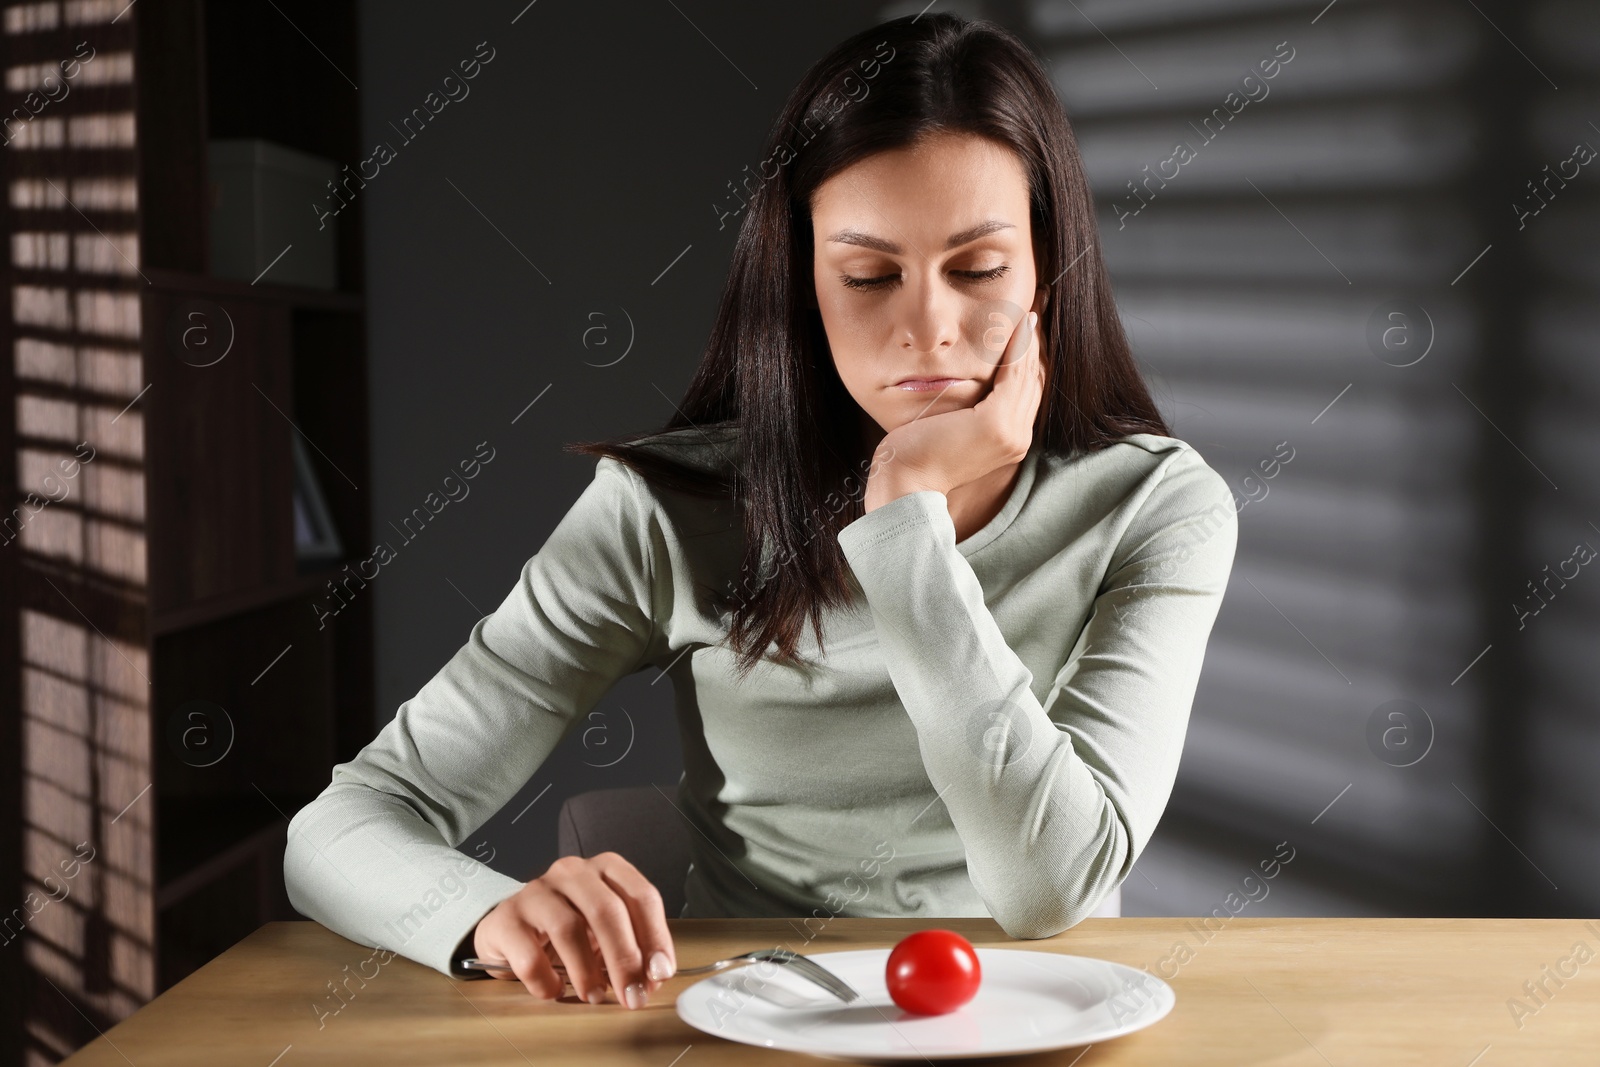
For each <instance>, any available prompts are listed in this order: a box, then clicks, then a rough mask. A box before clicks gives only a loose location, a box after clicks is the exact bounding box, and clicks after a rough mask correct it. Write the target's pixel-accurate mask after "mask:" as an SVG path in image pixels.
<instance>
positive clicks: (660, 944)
mask: <svg viewBox="0 0 1600 1067" xmlns="http://www.w3.org/2000/svg"><path fill="white" fill-rule="evenodd" d="M595 860H596V865H597V866H598V868H599V870H600V875H601V877H603V878H604V879H605V880H606V881H607V882H610V883H611V886H612V888H614V889H615V890H616V891H617V893H618V895H620V896H621V897H622V901H623V903H624V904H625V905H626V906H627V908H628V914H629V916H630V918H631V920H632V922H633V933H634V937H635V939H636V940H637V941H638V944H639V951H640V953H641V954H642V955H643V956H644V970H645V976H646V978H647V979H649V982H650V991H651V992H654V991H655V989H656V987H657V986H659V985H660V984H661V983H662V982H664V981H666V980H667V979H668V978H671V977H672V975H673V973H674V972H676V971H677V969H678V955H677V951H676V949H674V948H673V946H672V931H671V930H670V929H668V927H667V911H666V907H665V905H663V904H662V901H661V891H660V890H659V889H657V888H656V887H655V886H654V885H652V884H651V882H650V879H648V878H646V877H645V876H644V875H643V874H641V873H640V872H639V869H638V868H637V867H635V866H634V865H633V864H631V863H629V862H628V861H627V860H626V859H624V858H623V857H621V856H619V855H617V854H616V853H614V852H603V853H601V854H600V855H598V856H596V857H595Z"/></svg>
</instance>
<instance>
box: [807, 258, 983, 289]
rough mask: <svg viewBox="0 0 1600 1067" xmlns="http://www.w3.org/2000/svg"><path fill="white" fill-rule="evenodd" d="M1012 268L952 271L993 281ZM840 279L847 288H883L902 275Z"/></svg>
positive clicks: (845, 275) (973, 278) (844, 276)
mask: <svg viewBox="0 0 1600 1067" xmlns="http://www.w3.org/2000/svg"><path fill="white" fill-rule="evenodd" d="M1010 270H1011V268H1010V267H1009V266H1007V265H1006V264H1004V263H1002V264H1001V265H1000V266H998V267H990V268H989V269H988V270H954V271H951V272H950V273H951V274H954V275H956V276H957V277H959V278H962V279H964V280H966V281H971V282H992V281H994V280H995V279H997V278H1000V277H1002V276H1003V275H1005V274H1006V273H1008V272H1009V271H1010ZM839 281H840V282H842V283H844V286H845V287H846V288H847V289H883V288H887V287H889V286H891V285H894V284H897V283H898V282H899V281H900V275H898V274H885V275H882V276H880V277H877V278H856V277H852V276H851V275H849V274H841V275H839Z"/></svg>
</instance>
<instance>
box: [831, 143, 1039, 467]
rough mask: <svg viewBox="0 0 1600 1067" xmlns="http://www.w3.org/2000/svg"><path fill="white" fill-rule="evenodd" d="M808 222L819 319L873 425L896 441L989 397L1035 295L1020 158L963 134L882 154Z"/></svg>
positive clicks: (842, 176) (848, 175)
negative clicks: (906, 430)
mask: <svg viewBox="0 0 1600 1067" xmlns="http://www.w3.org/2000/svg"><path fill="white" fill-rule="evenodd" d="M811 225H812V236H813V245H814V247H815V249H816V254H815V256H814V259H813V282H814V284H815V287H816V298H817V309H818V311H819V312H820V313H821V315H822V324H823V326H824V328H825V329H826V331H827V335H828V346H829V347H830V348H831V349H832V350H833V363H834V367H835V368H836V369H837V370H838V372H839V378H840V380H841V381H843V382H844V387H845V389H847V390H848V391H849V393H850V395H851V396H852V397H854V398H855V401H856V403H857V404H859V405H861V409H862V410H863V411H864V412H865V413H866V416H867V418H868V419H870V420H872V422H873V423H876V425H877V427H878V428H880V429H881V431H882V433H888V432H889V431H890V430H893V429H894V428H895V427H897V426H902V425H904V424H905V423H907V422H910V421H911V420H913V419H916V418H919V417H921V416H924V415H935V414H938V413H940V412H944V411H953V410H955V409H956V408H962V407H971V406H973V405H974V404H976V403H977V402H978V401H979V400H981V399H983V397H984V396H985V395H986V394H987V393H988V391H989V383H990V380H991V379H992V378H993V377H994V373H995V369H996V367H997V366H998V364H999V361H1000V358H1001V356H1002V353H1003V351H1004V349H1005V346H1006V343H1007V342H1008V341H1009V340H1010V337H1011V332H1012V330H1013V329H1014V328H1015V326H1016V324H1017V322H1018V320H1019V319H1020V318H1021V317H1022V316H1023V315H1026V314H1027V312H1028V310H1029V308H1030V307H1031V306H1032V304H1033V299H1034V287H1035V285H1036V284H1037V280H1036V274H1035V267H1034V257H1033V235H1032V231H1031V228H1030V225H1029V201H1028V178H1027V172H1026V171H1025V170H1024V169H1023V165H1022V162H1021V161H1020V160H1019V159H1018V158H1017V156H1016V155H1015V154H1014V153H1013V152H1012V151H1011V150H1010V149H1009V148H1008V147H1006V146H1005V145H1002V144H1000V143H998V142H995V141H991V140H989V139H987V138H983V137H979V136H976V135H973V134H964V133H963V134H957V133H939V134H933V135H930V136H928V137H924V138H923V139H922V140H920V141H919V142H918V143H917V144H915V145H913V146H911V147H909V148H903V149H895V150H892V151H885V152H879V153H876V154H874V155H872V156H868V157H867V158H865V159H862V160H858V161H857V162H856V163H854V164H852V165H851V166H849V167H846V168H845V169H844V170H841V171H839V172H838V173H837V174H834V175H833V176H832V177H830V178H829V179H828V180H827V181H825V182H823V183H822V184H821V185H820V186H818V188H817V190H816V193H815V194H814V195H813V196H812V200H811ZM905 379H929V380H933V384H932V386H931V388H930V387H924V388H907V387H906V386H905V385H903V384H901V383H902V382H903V381H904V380H905ZM939 379H954V381H942V382H941V381H939ZM865 429H866V430H867V431H868V432H869V433H870V432H871V430H872V426H870V425H869V426H866V427H865ZM880 436H881V434H873V435H872V437H873V440H874V441H875V440H876V439H877V438H878V437H880Z"/></svg>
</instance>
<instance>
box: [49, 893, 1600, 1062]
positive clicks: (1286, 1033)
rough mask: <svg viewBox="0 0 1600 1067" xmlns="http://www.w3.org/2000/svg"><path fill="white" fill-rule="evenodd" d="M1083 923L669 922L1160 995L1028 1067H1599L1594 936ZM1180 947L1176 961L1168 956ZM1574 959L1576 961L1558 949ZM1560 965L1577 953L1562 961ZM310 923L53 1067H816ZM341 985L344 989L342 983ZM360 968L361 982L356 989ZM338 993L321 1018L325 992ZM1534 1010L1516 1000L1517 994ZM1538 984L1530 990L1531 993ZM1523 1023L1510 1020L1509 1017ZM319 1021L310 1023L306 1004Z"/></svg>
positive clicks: (1511, 928)
mask: <svg viewBox="0 0 1600 1067" xmlns="http://www.w3.org/2000/svg"><path fill="white" fill-rule="evenodd" d="M1212 922H1213V926H1214V927H1219V928H1216V929H1213V930H1211V931H1207V930H1204V929H1203V928H1202V927H1201V926H1200V921H1199V920H1198V919H1182V918H1123V919H1087V920H1085V921H1084V922H1082V923H1080V924H1079V925H1078V926H1075V927H1073V928H1072V929H1071V930H1068V931H1066V932H1064V933H1062V934H1059V935H1057V936H1056V937H1052V938H1048V939H1045V940H1040V941H1024V942H1019V941H1014V940H1012V939H1010V938H1008V937H1006V936H1005V934H1004V933H1003V932H1001V930H1000V928H999V926H998V925H997V924H995V923H994V922H993V921H992V920H989V919H944V920H912V919H848V918H835V919H833V920H832V921H831V922H828V923H826V924H825V925H824V926H823V928H822V929H821V931H820V932H819V933H817V934H816V935H815V936H814V938H813V939H812V940H811V941H810V942H809V946H808V945H807V943H806V942H805V941H804V940H803V938H802V937H801V936H799V935H798V934H797V932H796V931H797V927H798V920H797V921H796V924H795V925H791V924H790V923H789V922H788V921H786V920H782V919H761V920H746V919H737V920H723V919H673V920H671V925H672V931H673V937H674V939H675V944H676V946H677V951H678V959H679V960H680V961H681V962H682V963H683V964H684V965H685V966H689V965H691V964H693V963H695V962H701V961H706V960H711V959H717V958H720V957H723V956H727V955H732V954H734V953H736V952H739V951H744V950H747V949H749V948H751V947H752V946H755V945H760V944H788V945H790V946H791V947H793V948H795V949H796V950H797V951H804V952H828V951H835V950H840V949H849V948H870V947H888V946H891V945H893V944H894V943H895V942H896V941H898V940H899V939H900V938H901V937H904V936H905V935H906V934H908V933H910V932H911V931H913V930H917V929H921V928H925V927H929V926H944V927H947V928H949V929H954V930H957V931H959V932H961V933H962V934H963V935H964V936H966V937H967V938H968V939H969V940H971V941H972V942H973V944H975V945H979V946H993V947H996V948H1023V947H1026V948H1034V949H1043V950H1046V951H1052V952H1063V953H1071V954H1075V955H1085V956H1097V957H1100V958H1102V959H1109V960H1117V961H1119V962H1122V963H1127V964H1131V965H1133V966H1135V967H1141V968H1148V969H1149V970H1150V971H1151V973H1153V974H1158V975H1161V976H1162V977H1164V978H1167V979H1168V980H1169V981H1170V982H1171V984H1172V986H1173V988H1174V989H1175V990H1176V991H1177V996H1178V1001H1177V1007H1175V1008H1174V1009H1173V1011H1172V1013H1171V1014H1170V1015H1168V1016H1167V1017H1166V1018H1165V1019H1163V1020H1161V1021H1160V1022H1158V1023H1156V1024H1155V1025H1154V1026H1152V1027H1149V1028H1148V1029H1145V1030H1143V1031H1140V1032H1138V1033H1135V1034H1130V1035H1128V1036H1126V1037H1121V1038H1117V1039H1116V1040H1113V1041H1108V1042H1104V1043H1102V1044H1098V1045H1091V1046H1089V1047H1088V1048H1087V1049H1070V1050H1063V1051H1061V1052H1057V1053H1049V1054H1043V1055H1037V1056H1032V1057H1018V1058H1016V1059H1015V1060H1013V1061H1011V1062H1014V1063H1016V1064H1017V1065H1018V1067H1024V1065H1029V1064H1044V1063H1059V1064H1075V1065H1077V1067H1101V1065H1106V1064H1166V1065H1170V1064H1209V1065H1218V1067H1221V1065H1226V1067H1239V1065H1243V1064H1274V1065H1278V1064H1283V1065H1297V1064H1305V1065H1307V1067H1346V1065H1349V1067H1358V1065H1359V1067H1396V1065H1404V1064H1419V1065H1420V1064H1430V1065H1432V1064H1439V1065H1447V1067H1468V1065H1471V1067H1505V1065H1507V1064H1529V1065H1534V1064H1537V1065H1541V1067H1544V1065H1566V1064H1593V1063H1600V921H1585V920H1579V919H1272V918H1247V917H1243V916H1240V917H1236V918H1233V919H1231V920H1229V921H1228V922H1226V923H1221V922H1218V921H1217V920H1213V921H1212ZM1180 944H1182V945H1185V946H1186V947H1187V954H1186V953H1185V952H1181V951H1176V946H1178V945H1180ZM1578 946H1582V948H1578ZM1575 949H1577V951H1576V952H1575ZM371 957H372V950H371V949H368V948H366V947H363V946H361V945H357V944H355V943H353V942H351V941H347V940H345V939H344V938H342V937H339V936H337V935H335V934H333V933H330V932H329V931H327V930H326V929H324V928H323V927H321V926H319V925H317V924H315V923H310V922H280V923H270V924H268V925H267V926H264V927H262V928H261V929H260V930H258V931H256V932H255V933H254V934H252V935H250V936H249V937H247V938H245V939H244V940H243V941H241V942H239V944H237V945H235V946H234V947H233V948H231V949H229V950H228V951H227V952H225V953H223V954H222V955H221V956H219V957H217V958H216V959H215V960H213V961H211V962H210V963H208V964H207V965H206V966H204V967H202V968H201V969H200V970H199V971H196V972H195V973H194V974H192V975H190V976H189V977H188V978H186V979H184V981H182V982H180V983H179V984H178V985H176V986H174V987H173V988H172V989H170V990H168V991H167V992H166V993H164V994H162V995H161V996H160V997H158V998H156V1000H154V1001H152V1002H151V1003H150V1004H148V1005H146V1006H145V1007H144V1008H143V1009H142V1010H140V1011H139V1012H138V1013H136V1014H135V1015H133V1016H132V1017H130V1018H128V1019H125V1020H124V1021H123V1022H122V1023H120V1024H119V1025H117V1026H116V1027H115V1028H114V1029H112V1030H110V1031H108V1032H107V1033H106V1035H105V1036H104V1037H101V1038H98V1039H96V1040H95V1041H94V1042H93V1043H92V1044H90V1045H88V1046H86V1047H85V1048H84V1049H82V1050H81V1051H80V1052H78V1054H77V1055H75V1056H73V1057H72V1058H71V1059H69V1060H68V1061H67V1062H68V1063H69V1064H72V1065H74V1067H89V1065H92V1064H110V1065H116V1067H126V1065H127V1064H129V1063H132V1064H135V1065H137V1067H156V1065H159V1064H195V1065H204V1067H216V1065H219V1064H222V1065H235V1064H243V1065H247V1067H302V1065H304V1064H362V1063H374V1064H384V1065H390V1064H423V1063H426V1064H504V1065H508V1067H527V1065H529V1064H534V1065H537V1067H559V1065H564V1064H583V1065H585V1067H591V1065H598V1067H605V1065H609V1064H640V1065H644V1067H673V1065H675V1064H676V1065H677V1067H707V1065H710V1064H791V1063H794V1064H798V1063H806V1064H818V1063H823V1062H826V1061H823V1060H818V1059H814V1058H812V1057H809V1056H801V1055H796V1054H793V1053H787V1052H776V1051H773V1050H769V1049H762V1048H757V1047H753V1046H747V1045H740V1044H735V1043H732V1042H729V1041H725V1040H722V1039H720V1038H716V1037H712V1036H710V1035H707V1034H704V1033H702V1032H700V1031H698V1030H695V1029H694V1028H692V1027H690V1026H688V1025H687V1024H685V1023H684V1022H682V1021H681V1020H679V1018H678V1016H677V1014H676V1012H675V1011H674V1009H673V1002H674V999H675V996H676V994H677V993H678V992H680V991H681V990H682V989H684V988H686V986H687V985H688V984H690V983H692V982H694V981H697V980H699V979H698V978H681V979H674V980H672V981H670V982H668V983H667V984H666V985H664V986H662V987H661V989H660V990H659V991H658V992H657V993H656V995H655V996H654V997H653V998H652V1000H651V1002H650V1004H649V1005H648V1006H647V1007H646V1008H644V1009H643V1010H641V1011H637V1012H630V1011H628V1010H627V1009H625V1008H623V1007H622V1006H620V1005H618V1004H616V1003H615V1002H614V1001H612V1002H608V1003H606V1004H603V1005H590V1004H585V1003H582V1002H581V1001H578V1000H576V999H575V998H570V997H569V998H568V999H567V1000H564V1001H558V1002H548V1001H540V1000H536V999H534V998H533V997H531V996H529V995H528V993H526V992H525V991H524V990H523V988H522V987H521V986H520V985H519V984H516V983H513V982H503V981H493V980H476V981H473V980H455V979H450V978H446V977H445V976H444V975H442V974H439V973H438V972H436V971H433V970H430V969H428V968H425V967H422V966H420V965H418V964H415V963H412V962H411V961H409V960H406V959H404V958H401V957H395V958H394V959H392V960H391V961H389V962H387V963H385V964H383V965H382V966H381V967H379V966H378V964H376V963H370V962H368V963H365V966H363V963H364V961H368V960H370V958H371ZM346 965H349V966H350V971H348V972H347V971H345V969H344V968H345V966H346ZM374 970H377V973H376V975H373V971H374ZM357 972H361V973H365V974H368V975H373V977H371V978H370V979H369V980H368V981H367V982H366V985H365V987H364V988H363V987H359V986H358V985H357V984H356V983H355V982H351V983H350V988H352V989H356V990H357V992H356V993H355V994H354V995H351V996H350V999H349V1002H348V1003H346V1004H344V1006H343V1008H342V1009H341V1010H340V1011H339V1012H338V1014H336V1015H335V1014H324V1013H327V1012H330V1010H331V1007H332V1005H334V1004H337V1003H339V1002H338V1001H334V1000H332V999H331V993H330V992H329V985H328V983H330V982H336V981H338V980H339V979H341V978H343V977H344V976H345V975H346V974H353V973H357ZM1525 982H1529V983H1533V984H1532V986H1531V987H1529V988H1532V989H1533V990H1534V992H1535V993H1536V994H1537V999H1535V997H1534V996H1530V994H1529V992H1528V988H1525V987H1524V983H1525ZM1540 983H1542V984H1543V986H1544V988H1545V989H1546V990H1548V991H1549V995H1548V996H1546V995H1545V994H1543V993H1540V992H1539V991H1538V987H1539V985H1540ZM1517 1002H1520V1003H1521V1004H1522V1005H1523V1010H1521V1011H1520V1012H1516V1013H1514V1012H1513V1010H1512V1007H1511V1005H1512V1004H1513V1003H1517ZM319 1006H320V1007H319Z"/></svg>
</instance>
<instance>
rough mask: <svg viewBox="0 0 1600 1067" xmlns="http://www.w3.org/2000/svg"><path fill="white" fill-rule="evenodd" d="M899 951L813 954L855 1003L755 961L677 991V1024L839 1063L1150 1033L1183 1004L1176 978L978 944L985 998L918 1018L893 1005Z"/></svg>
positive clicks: (1040, 1048) (1005, 1051) (1039, 1047)
mask: <svg viewBox="0 0 1600 1067" xmlns="http://www.w3.org/2000/svg"><path fill="white" fill-rule="evenodd" d="M889 951H890V950H889V949H886V948H877V949H860V950H856V951H852V952H818V953H807V955H808V956H810V958H812V959H814V960H816V961H817V962H818V963H820V964H822V966H824V967H826V968H828V970H830V971H832V972H833V973H834V974H837V975H838V976H839V977H840V978H843V979H844V980H845V981H846V982H849V983H850V984H851V985H852V986H854V987H855V989H856V991H857V992H859V993H860V994H861V999H860V1000H857V1001H855V1002H853V1003H850V1004H845V1003H843V1002H842V1001H840V1000H838V999H837V998H835V997H833V996H831V995H829V994H828V993H826V992H824V991H823V990H822V989H821V988H820V987H818V986H815V985H812V984H811V983H810V982H808V981H806V980H805V979H803V978H801V977H799V976H798V975H796V974H794V973H793V972H792V971H790V970H789V969H788V968H786V967H783V966H780V965H779V964H775V963H753V964H747V965H744V966H742V967H739V968H736V969H734V970H731V971H725V972H723V973H722V974H717V975H713V976H711V977H709V978H705V979H702V980H701V981H699V982H696V983H695V984H694V985H692V986H690V987H689V988H688V989H686V990H684V991H683V992H682V993H680V994H678V1017H679V1018H681V1019H682V1020H683V1021H684V1022H686V1023H688V1024H689V1025H690V1026H693V1027H694V1028H696V1029H697V1030H703V1031H705V1032H706V1033H708V1034H714V1035H716V1036H717V1037H723V1038H727V1039H728V1040H729V1041H740V1042H743V1043H744V1044H747V1045H761V1046H764V1047H766V1048H778V1049H785V1050H788V1051H792V1052H809V1053H811V1054H812V1055H815V1056H826V1057H829V1058H832V1059H873V1060H923V1059H927V1060H938V1059H962V1058H965V1057H969V1056H1009V1055H1021V1054H1023V1053H1029V1052H1046V1051H1049V1050H1052V1049H1060V1048H1072V1047H1075V1046H1078V1045H1089V1044H1094V1043H1095V1042H1098V1041H1106V1040H1109V1039H1111V1038H1114V1037H1121V1036H1122V1035H1124V1034H1130V1033H1132V1032H1133V1031H1135V1030H1140V1029H1143V1028H1144V1027H1146V1026H1149V1025H1150V1024H1151V1023H1154V1022H1156V1021H1158V1020H1160V1019H1161V1018H1163V1017H1164V1016H1165V1015H1166V1014H1167V1013H1168V1012H1169V1011H1171V1010H1172V1006H1173V1004H1174V1003H1176V1001H1177V998H1176V996H1175V995H1174V994H1173V991H1172V987H1171V986H1169V985H1168V984H1167V983H1166V982H1163V981H1162V980H1161V979H1159V978H1157V977H1155V976H1154V975H1152V974H1149V973H1147V972H1145V971H1141V970H1138V969H1136V968H1133V967H1129V966H1127V965H1126V964H1121V963H1113V962H1111V961H1110V960H1100V959H1095V958H1093V957H1090V956H1067V955H1063V954H1061V953H1058V952H1036V951H1030V950H1026V949H1004V948H979V949H978V950H977V953H978V962H979V964H980V966H981V967H982V973H983V980H982V983H981V984H980V986H979V987H978V993H977V996H975V997H973V998H972V999H971V1000H970V1001H968V1002H967V1003H966V1004H964V1005H963V1006H962V1007H960V1008H958V1009H956V1010H955V1011H953V1012H949V1013H948V1014H945V1015H914V1014H912V1013H910V1012H906V1011H903V1010H901V1009H900V1008H899V1007H898V1006H897V1005H896V1004H895V1003H894V1001H893V1000H891V999H890V997H889V990H888V987H887V986H886V985H885V983H884V971H885V968H886V967H887V965H888V962H889Z"/></svg>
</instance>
